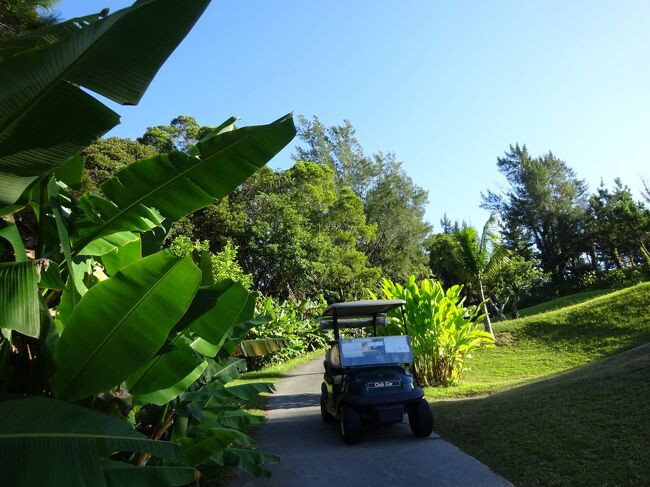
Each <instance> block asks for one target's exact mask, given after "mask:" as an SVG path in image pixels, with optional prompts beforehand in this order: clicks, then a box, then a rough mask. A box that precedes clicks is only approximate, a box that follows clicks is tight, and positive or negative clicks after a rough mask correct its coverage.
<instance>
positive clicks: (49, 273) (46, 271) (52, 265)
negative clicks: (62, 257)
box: [38, 261, 65, 291]
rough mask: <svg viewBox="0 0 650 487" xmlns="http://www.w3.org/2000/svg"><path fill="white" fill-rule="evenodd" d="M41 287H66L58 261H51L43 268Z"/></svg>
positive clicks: (59, 288)
mask: <svg viewBox="0 0 650 487" xmlns="http://www.w3.org/2000/svg"><path fill="white" fill-rule="evenodd" d="M38 287H39V288H41V289H58V290H60V291H62V290H63V289H65V282H63V278H62V277H61V270H60V269H59V266H58V264H57V263H56V262H53V261H49V263H48V265H47V266H43V269H41V280H40V281H39V283H38Z"/></svg>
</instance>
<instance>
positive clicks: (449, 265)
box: [426, 228, 463, 287]
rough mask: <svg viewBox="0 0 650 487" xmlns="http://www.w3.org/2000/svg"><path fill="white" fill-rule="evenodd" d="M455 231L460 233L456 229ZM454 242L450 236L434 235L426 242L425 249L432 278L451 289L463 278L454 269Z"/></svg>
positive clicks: (445, 234) (444, 234)
mask: <svg viewBox="0 0 650 487" xmlns="http://www.w3.org/2000/svg"><path fill="white" fill-rule="evenodd" d="M456 231H460V228H458V229H457V230H456ZM455 245H456V242H455V240H454V238H453V236H452V234H448V233H435V234H433V235H431V236H429V238H427V241H426V249H427V253H428V255H429V268H430V269H431V272H432V274H433V276H434V277H435V278H436V279H437V280H439V281H440V282H441V284H442V285H443V286H444V287H451V286H453V285H455V284H458V283H462V282H463V276H462V275H461V274H460V273H459V271H458V269H457V268H456V262H455V259H454V255H453V252H454V246H455Z"/></svg>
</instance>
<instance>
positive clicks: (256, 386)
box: [226, 382, 275, 401]
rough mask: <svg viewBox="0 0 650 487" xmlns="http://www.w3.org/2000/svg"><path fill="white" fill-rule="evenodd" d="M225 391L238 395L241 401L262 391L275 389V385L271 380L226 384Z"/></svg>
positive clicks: (249, 398) (251, 397)
mask: <svg viewBox="0 0 650 487" xmlns="http://www.w3.org/2000/svg"><path fill="white" fill-rule="evenodd" d="M226 391H228V392H229V393H230V394H232V395H233V396H236V397H238V398H239V399H241V400H242V401H250V400H251V399H253V398H254V397H257V396H258V395H259V394H261V393H262V392H273V391H275V387H274V386H273V383H272V382H251V383H249V384H239V385H236V386H226Z"/></svg>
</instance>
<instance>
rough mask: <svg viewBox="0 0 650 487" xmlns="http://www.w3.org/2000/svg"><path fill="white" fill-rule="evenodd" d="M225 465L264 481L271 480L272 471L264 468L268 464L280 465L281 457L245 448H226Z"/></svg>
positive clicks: (224, 453) (223, 456)
mask: <svg viewBox="0 0 650 487" xmlns="http://www.w3.org/2000/svg"><path fill="white" fill-rule="evenodd" d="M222 458H223V464H225V465H228V466H230V467H237V468H239V469H240V470H243V471H244V472H248V473H249V474H251V475H253V476H255V477H260V478H264V479H268V478H271V471H270V470H268V469H266V468H264V467H263V465H264V464H267V463H279V462H280V457H279V456H278V455H273V454H272V453H264V452H260V451H257V450H245V449H243V448H226V450H225V451H224V452H223V455H222Z"/></svg>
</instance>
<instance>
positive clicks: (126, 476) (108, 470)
mask: <svg viewBox="0 0 650 487" xmlns="http://www.w3.org/2000/svg"><path fill="white" fill-rule="evenodd" d="M102 467H103V468H104V475H105V476H106V481H107V482H108V487H124V486H129V485H133V486H137V487H166V486H173V485H187V484H189V483H190V482H192V480H194V469H193V468H190V467H149V466H147V467H136V466H135V465H131V464H130V463H124V462H115V461H112V460H104V461H103V462H102Z"/></svg>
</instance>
